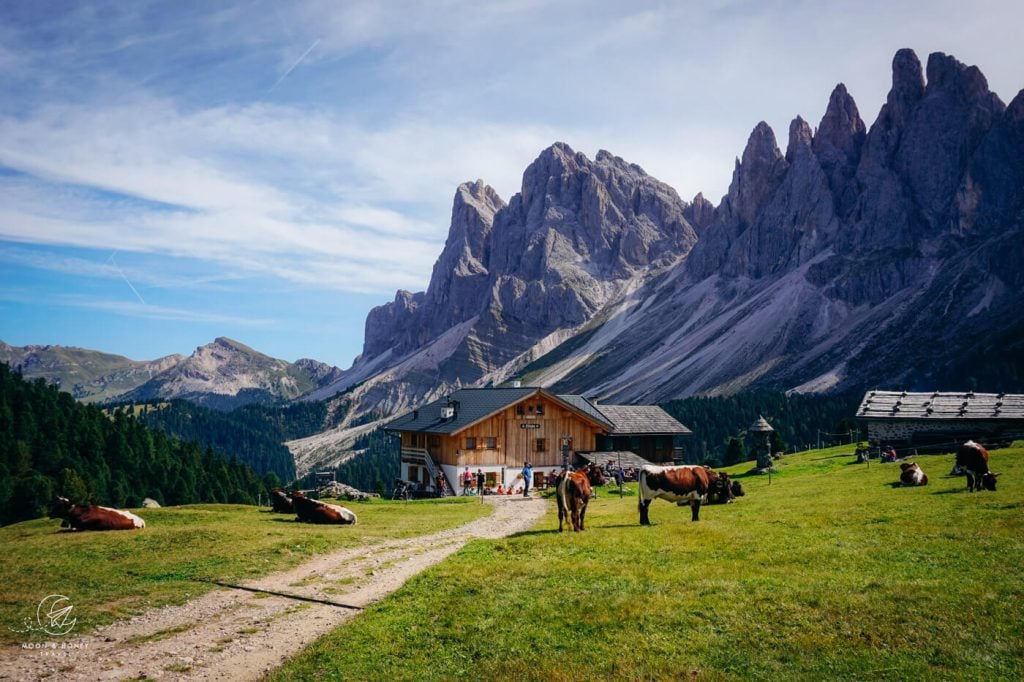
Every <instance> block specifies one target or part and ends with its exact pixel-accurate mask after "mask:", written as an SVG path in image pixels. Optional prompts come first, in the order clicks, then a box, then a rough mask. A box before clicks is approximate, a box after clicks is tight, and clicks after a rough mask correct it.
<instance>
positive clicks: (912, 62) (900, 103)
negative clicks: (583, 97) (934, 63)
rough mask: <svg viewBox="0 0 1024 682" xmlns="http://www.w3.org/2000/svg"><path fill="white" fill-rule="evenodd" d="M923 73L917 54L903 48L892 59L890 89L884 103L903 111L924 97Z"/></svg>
mask: <svg viewBox="0 0 1024 682" xmlns="http://www.w3.org/2000/svg"><path fill="white" fill-rule="evenodd" d="M924 88H925V81H924V73H923V72H922V70H921V60H920V59H918V58H917V53H916V52H914V51H913V50H912V49H910V48H908V47H905V48H903V49H901V50H898V51H897V52H896V55H895V56H894V57H893V58H892V88H891V89H890V90H889V95H888V97H887V99H886V103H887V104H889V105H890V106H892V107H893V108H895V109H898V110H900V111H904V110H905V109H907V108H909V107H911V106H913V105H914V104H916V103H917V102H918V100H920V99H921V97H923V96H924Z"/></svg>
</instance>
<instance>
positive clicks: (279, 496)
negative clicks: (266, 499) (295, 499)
mask: <svg viewBox="0 0 1024 682" xmlns="http://www.w3.org/2000/svg"><path fill="white" fill-rule="evenodd" d="M270 504H271V506H272V507H273V509H274V511H275V512H277V513H278V514H292V513H294V512H295V506H294V505H293V504H292V498H290V497H288V496H287V495H285V494H284V491H283V490H281V489H280V488H274V489H273V490H271V491H270Z"/></svg>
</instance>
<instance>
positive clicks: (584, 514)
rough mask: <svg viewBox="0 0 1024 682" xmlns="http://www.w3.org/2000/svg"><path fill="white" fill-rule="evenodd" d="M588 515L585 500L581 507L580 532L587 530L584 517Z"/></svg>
mask: <svg viewBox="0 0 1024 682" xmlns="http://www.w3.org/2000/svg"><path fill="white" fill-rule="evenodd" d="M586 515H587V501H586V500H584V501H583V504H582V505H581V506H580V528H579V529H580V530H585V529H584V527H583V517H584V516H586Z"/></svg>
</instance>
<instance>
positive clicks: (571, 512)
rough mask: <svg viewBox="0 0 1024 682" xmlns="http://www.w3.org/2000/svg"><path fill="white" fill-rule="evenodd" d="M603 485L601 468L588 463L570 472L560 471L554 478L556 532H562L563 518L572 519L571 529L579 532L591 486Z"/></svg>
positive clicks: (582, 523) (588, 500) (585, 512)
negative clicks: (556, 513) (556, 507)
mask: <svg viewBox="0 0 1024 682" xmlns="http://www.w3.org/2000/svg"><path fill="white" fill-rule="evenodd" d="M596 485H604V475H603V474H602V473H601V468H600V467H598V466H596V465H594V464H588V465H587V466H585V467H583V468H582V469H578V470H577V471H573V472H572V473H565V472H563V473H561V474H559V475H558V478H557V479H556V480H555V490H556V496H557V498H558V532H559V533H561V532H562V523H563V521H564V520H565V519H571V520H572V529H573V531H575V532H579V531H581V530H583V529H584V519H585V517H586V515H587V504H588V503H589V502H590V496H591V493H592V492H593V489H592V487H591V486H596Z"/></svg>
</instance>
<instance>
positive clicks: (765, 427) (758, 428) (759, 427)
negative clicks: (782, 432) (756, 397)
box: [747, 415, 775, 433]
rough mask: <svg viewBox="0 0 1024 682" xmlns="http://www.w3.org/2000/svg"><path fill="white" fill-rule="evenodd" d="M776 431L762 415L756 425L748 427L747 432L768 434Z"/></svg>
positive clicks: (758, 417)
mask: <svg viewBox="0 0 1024 682" xmlns="http://www.w3.org/2000/svg"><path fill="white" fill-rule="evenodd" d="M774 430H775V429H773V428H772V425H771V424H769V423H768V420H767V419H765V418H764V417H762V416H761V415H758V416H757V419H756V420H755V421H754V423H753V424H751V425H750V426H748V427H747V431H749V432H750V433H768V432H770V431H774Z"/></svg>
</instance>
